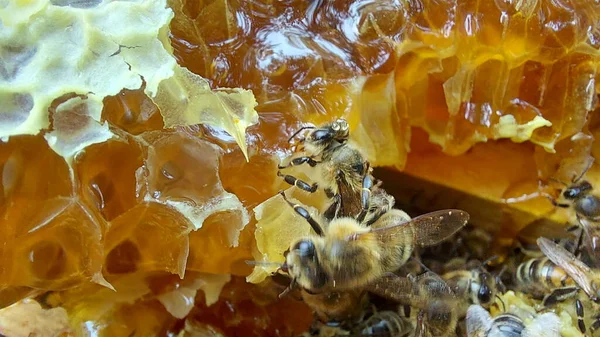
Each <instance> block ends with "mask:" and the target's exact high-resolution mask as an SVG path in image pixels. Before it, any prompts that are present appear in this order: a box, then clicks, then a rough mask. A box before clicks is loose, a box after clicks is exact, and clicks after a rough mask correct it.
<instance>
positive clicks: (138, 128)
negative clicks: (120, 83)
mask: <svg viewBox="0 0 600 337" xmlns="http://www.w3.org/2000/svg"><path fill="white" fill-rule="evenodd" d="M102 117H103V118H104V119H105V120H107V121H108V122H109V123H110V124H111V125H113V126H115V127H117V128H119V129H121V130H123V131H125V132H127V133H130V134H132V135H139V134H141V133H143V132H145V131H152V130H161V129H162V128H163V127H164V123H163V120H162V116H161V114H160V112H159V110H158V107H157V106H156V104H154V102H153V101H152V99H150V97H148V96H147V95H146V94H145V93H144V92H143V90H127V89H125V90H123V91H121V92H120V93H119V94H117V95H115V96H109V97H107V98H106V99H105V100H104V109H103V110H102Z"/></svg>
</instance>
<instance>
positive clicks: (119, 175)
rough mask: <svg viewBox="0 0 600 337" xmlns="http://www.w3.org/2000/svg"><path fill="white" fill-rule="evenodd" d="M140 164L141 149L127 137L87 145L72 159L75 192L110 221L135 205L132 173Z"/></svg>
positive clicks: (134, 178)
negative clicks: (84, 149)
mask: <svg viewBox="0 0 600 337" xmlns="http://www.w3.org/2000/svg"><path fill="white" fill-rule="evenodd" d="M115 158H119V159H118V160H115ZM142 165H143V157H142V152H141V148H140V146H139V145H138V144H137V143H136V142H135V140H133V139H131V138H130V139H116V140H109V141H107V142H104V143H101V144H94V145H91V146H90V147H88V148H87V149H86V151H85V152H84V153H82V154H81V155H79V156H77V159H76V161H75V165H74V167H75V171H76V172H77V177H78V180H79V182H80V184H79V189H80V190H79V193H80V195H81V196H82V198H83V199H84V200H86V202H87V203H88V204H90V205H94V206H95V210H96V212H98V213H100V214H101V215H102V217H103V218H104V220H106V221H111V220H113V219H114V218H116V217H117V216H119V215H121V214H123V213H124V212H126V211H127V210H129V209H131V208H132V207H134V206H135V205H136V203H137V200H136V195H135V188H136V176H135V172H136V170H137V169H138V168H140V167H141V166H142Z"/></svg>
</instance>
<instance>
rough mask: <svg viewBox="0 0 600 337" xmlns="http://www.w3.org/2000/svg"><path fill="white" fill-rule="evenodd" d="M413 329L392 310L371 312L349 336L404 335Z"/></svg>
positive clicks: (384, 336) (394, 336) (398, 336)
mask: <svg viewBox="0 0 600 337" xmlns="http://www.w3.org/2000/svg"><path fill="white" fill-rule="evenodd" d="M412 331H413V326H412V324H411V323H410V321H408V320H407V319H406V318H404V317H402V316H400V315H399V314H398V313H397V312H395V311H392V310H385V311H379V312H375V313H373V314H372V315H371V316H370V317H369V318H367V319H366V320H365V321H364V322H362V323H360V324H358V325H357V327H356V328H354V329H352V334H351V336H364V337H405V336H408V335H409V334H410V333H411V332H412Z"/></svg>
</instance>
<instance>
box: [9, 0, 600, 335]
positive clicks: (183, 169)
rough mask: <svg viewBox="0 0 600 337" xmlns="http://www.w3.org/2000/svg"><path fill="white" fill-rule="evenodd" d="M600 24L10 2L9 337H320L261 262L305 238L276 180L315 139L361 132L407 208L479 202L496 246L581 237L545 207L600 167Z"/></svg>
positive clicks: (409, 9) (419, 12)
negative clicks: (589, 163) (332, 129)
mask: <svg viewBox="0 0 600 337" xmlns="http://www.w3.org/2000/svg"><path fill="white" fill-rule="evenodd" d="M599 23H600V5H598V4H597V3H595V2H593V1H545V0H539V1H538V0H524V1H501V0H498V1H477V0H475V1H471V0H469V1H430V0H421V1H390V2H373V1H363V0H352V1H320V0H319V1H299V0H289V1H270V0H251V1H239V0H214V1H211V0H208V1H187V0H171V1H169V2H168V3H167V2H166V1H165V0H137V1H106V0H104V1H103V0H85V1H79V0H52V1H48V0H33V1H21V0H17V1H8V2H0V101H1V102H2V104H1V106H2V108H0V113H2V115H1V116H2V117H1V118H0V137H1V138H2V142H1V143H0V163H1V165H2V166H1V172H2V180H1V181H0V184H1V191H2V193H0V212H1V214H2V219H3V220H4V221H3V222H2V224H1V225H0V238H1V239H0V240H1V243H2V244H0V308H4V307H5V309H3V310H1V311H0V334H4V335H6V336H13V335H14V336H29V335H30V334H31V333H38V332H39V331H50V332H52V333H49V335H53V336H58V335H61V334H62V335H61V336H92V335H94V336H117V337H118V336H125V337H129V336H174V335H180V336H236V335H239V334H241V333H242V332H243V333H245V335H248V336H250V335H255V336H265V335H269V336H289V335H290V334H299V333H300V332H302V331H305V330H306V329H307V328H308V326H309V325H310V322H311V321H312V316H311V314H310V311H309V309H308V308H306V307H305V306H304V305H302V304H301V303H298V302H297V301H294V300H293V299H290V298H285V299H281V300H279V299H277V294H278V293H279V292H280V291H281V290H282V289H281V287H279V286H278V285H276V284H274V283H273V281H270V280H269V279H266V278H267V276H268V275H269V273H270V272H272V271H273V270H275V269H276V267H275V266H273V265H270V266H268V265H262V266H257V267H256V268H254V269H253V268H252V267H251V266H249V265H247V264H246V263H245V262H244V261H246V260H257V261H269V262H274V263H277V262H282V261H283V256H282V253H283V251H284V250H285V249H286V248H287V245H289V242H290V240H291V239H292V238H294V237H297V236H298V235H303V234H306V233H307V232H308V227H307V226H306V225H305V224H304V223H303V222H302V221H301V219H298V217H297V216H294V215H293V214H292V212H291V211H290V210H289V209H288V208H285V210H284V209H283V208H282V207H285V206H286V205H285V203H283V201H282V200H281V198H280V197H279V196H277V192H278V191H280V190H283V189H287V188H288V186H287V185H286V184H285V183H282V181H281V179H280V178H279V177H277V176H276V171H277V164H278V163H280V162H281V161H282V159H283V158H284V157H285V156H287V155H289V154H290V146H289V144H288V142H287V139H288V138H289V137H290V136H291V135H292V134H293V133H294V132H295V131H296V130H297V129H298V128H299V127H300V126H301V125H302V124H303V123H315V124H321V123H324V122H328V121H331V120H333V119H335V118H339V117H344V118H346V119H347V120H348V122H349V124H350V128H351V137H352V141H353V142H354V144H355V145H356V146H357V147H358V148H360V149H361V151H362V152H364V153H365V155H366V157H367V159H368V160H369V161H370V162H371V164H372V165H373V166H374V167H376V168H377V169H376V176H378V177H380V178H381V179H382V180H383V181H384V187H385V188H386V190H388V192H390V193H392V194H394V196H395V197H396V198H397V206H398V207H401V208H406V209H407V210H408V209H409V208H410V207H415V208H417V209H419V210H425V209H427V210H432V208H433V209H439V208H447V207H458V208H462V209H465V210H466V211H468V212H469V213H470V214H471V220H472V222H473V224H474V225H476V226H478V227H482V228H485V229H487V230H489V231H491V232H493V233H495V234H496V235H494V244H493V247H494V249H497V250H498V251H505V250H507V249H509V247H510V246H511V245H512V244H513V242H514V241H515V240H517V238H518V239H523V240H535V238H537V236H539V234H540V233H549V231H551V230H554V231H555V232H556V233H561V232H564V229H563V227H564V223H565V221H567V220H568V219H569V218H570V217H572V214H570V213H569V212H568V210H564V211H563V210H555V209H554V208H553V207H552V205H551V204H550V203H549V202H548V200H547V199H546V198H545V197H544V195H543V193H542V192H546V193H554V189H555V188H556V187H557V186H554V185H552V183H551V182H550V180H549V179H550V178H555V179H558V180H562V181H569V180H570V179H571V178H572V176H573V175H574V174H578V173H579V172H581V171H582V170H583V169H584V167H585V163H586V159H587V158H588V157H593V158H600V147H598V146H597V145H596V143H593V139H594V138H597V137H598V136H600V118H598V115H599V114H598V113H596V112H597V111H596V110H597V109H598V98H597V96H598V92H599V88H598V85H597V82H596V80H597V77H598V75H597V74H598V71H597V69H598V65H599V64H600V50H599V49H600V28H599ZM440 168H443V169H440ZM300 174H302V175H310V172H300ZM588 178H589V179H590V180H591V181H593V182H594V181H595V182H598V183H600V172H599V171H598V169H597V167H596V166H594V167H592V169H591V170H590V171H589V172H588ZM559 187H560V186H559ZM290 193H291V192H290ZM293 197H294V198H295V199H296V200H298V201H300V202H303V203H306V204H307V205H309V206H310V207H311V208H310V209H311V211H312V212H315V211H316V210H317V209H318V208H319V207H320V205H321V204H322V202H323V200H324V197H323V196H322V195H320V194H318V195H317V197H313V196H307V195H306V194H303V193H297V192H294V194H293ZM244 278H246V279H244ZM265 279H266V281H264V282H263V280H265ZM246 281H248V282H252V283H257V284H249V283H247V282H246ZM261 282H262V283H261ZM28 298H35V299H36V301H37V303H39V304H36V303H35V302H32V301H31V300H29V299H28ZM24 312H28V313H32V314H31V317H36V318H35V320H33V319H32V320H29V321H27V322H29V323H27V324H25V323H24V324H23V325H22V326H20V327H19V329H20V330H14V329H15V328H14V326H10V324H8V325H7V323H2V322H20V321H19V319H21V320H22V319H23V318H22V316H23V315H24V314H23V313H24ZM33 313H35V315H34V314H33ZM19 316H21V318H15V317H19ZM48 317H50V319H49V318H48ZM55 317H58V318H56V319H55ZM251 317H255V318H251ZM52 322H58V323H52ZM60 322H63V323H64V324H62V325H60V324H61V323H60ZM48 324H50V325H48ZM10 329H13V330H10Z"/></svg>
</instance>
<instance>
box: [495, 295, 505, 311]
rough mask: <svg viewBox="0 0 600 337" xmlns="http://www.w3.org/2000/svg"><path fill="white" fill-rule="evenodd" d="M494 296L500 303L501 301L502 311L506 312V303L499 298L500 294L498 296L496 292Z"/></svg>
mask: <svg viewBox="0 0 600 337" xmlns="http://www.w3.org/2000/svg"><path fill="white" fill-rule="evenodd" d="M496 298H497V299H498V301H500V303H502V312H506V305H505V304H504V301H503V300H502V298H500V296H498V294H496Z"/></svg>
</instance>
